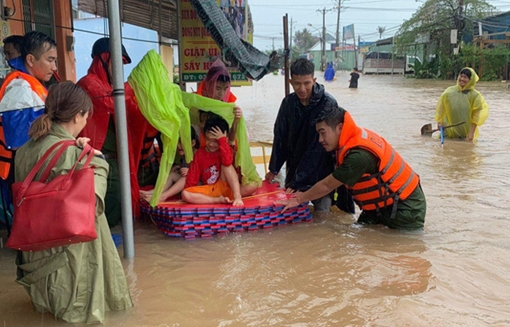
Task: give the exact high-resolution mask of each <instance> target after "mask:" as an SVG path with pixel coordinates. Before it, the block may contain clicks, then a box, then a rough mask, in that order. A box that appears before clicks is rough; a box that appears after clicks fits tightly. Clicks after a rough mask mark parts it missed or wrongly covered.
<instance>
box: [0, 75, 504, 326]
mask: <svg viewBox="0 0 510 327" xmlns="http://www.w3.org/2000/svg"><path fill="white" fill-rule="evenodd" d="M317 73H319V72H317ZM336 78H337V80H336V81H334V82H330V83H325V82H324V79H323V78H322V76H320V75H319V76H317V81H318V82H320V83H323V84H324V85H325V87H326V91H328V92H329V93H331V94H332V95H333V96H334V97H335V98H336V99H337V101H338V103H339V104H340V106H342V107H343V108H345V109H346V110H348V111H349V112H350V113H351V115H352V116H353V118H354V120H355V121H356V123H357V124H358V125H359V126H362V127H366V128H368V129H371V130H373V131H375V132H377V133H378V134H380V135H382V136H383V137H384V138H386V139H387V140H388V141H389V142H390V143H391V144H392V146H393V147H394V148H395V149H396V150H397V151H399V153H400V154H401V155H402V157H403V158H405V159H406V161H408V162H409V164H410V165H411V166H412V167H413V169H414V170H415V171H416V172H417V173H418V174H419V175H420V178H421V185H422V187H423V190H424V192H425V195H426V197H427V217H426V221H425V228H424V230H423V231H420V232H399V231H394V230H390V229H387V228H384V227H379V226H376V227H360V226H357V225H353V224H352V223H353V222H354V221H355V219H356V217H357V215H358V212H357V213H356V214H355V215H349V214H345V213H341V212H334V213H330V214H323V215H321V216H315V217H314V221H313V222H312V223H307V224H299V225H290V226H282V227H277V228H273V229H272V230H264V231H256V232H247V233H233V234H228V235H225V236H223V237H214V238H211V239H197V240H194V241H184V240H182V239H173V238H169V237H166V236H164V235H163V234H162V233H161V232H160V231H159V230H157V229H156V227H155V226H154V225H152V224H151V223H150V222H136V223H135V251H136V252H135V255H136V257H135V258H134V259H131V260H126V259H123V263H124V268H125V271H126V275H127V278H128V283H129V286H130V291H131V296H132V298H133V301H134V304H135V307H134V308H133V309H131V310H128V311H126V312H112V313H109V314H108V316H107V320H106V321H105V323H104V325H105V326H123V327H130V326H181V327H184V326H222V327H225V326H257V327H258V326H310V327H312V326H313V327H316V326H413V327H419V326H423V327H428V326H470V327H473V326H474V327H476V326H501V327H502V326H509V325H510V307H509V306H508V301H509V294H510V274H508V267H510V238H509V237H508V231H509V230H510V218H509V216H508V213H509V212H510V181H509V179H508V177H506V176H508V173H507V172H506V169H507V167H508V162H510V154H509V153H510V151H509V150H510V112H508V99H509V98H510V90H509V89H508V88H507V84H506V83H501V82H490V83H489V82H486V83H485V82H479V83H478V84H477V89H478V90H479V91H480V92H481V93H482V95H483V96H484V97H485V99H486V101H487V102H488V104H489V111H490V114H489V118H488V119H487V121H486V123H485V124H484V125H483V126H482V127H481V128H480V136H479V140H478V141H477V143H476V144H471V143H467V142H463V141H452V140H446V142H445V144H444V146H443V147H441V145H440V142H439V140H438V138H437V137H422V136H421V135H420V128H421V126H423V125H424V124H426V123H433V126H435V123H434V119H433V118H434V112H435V106H436V103H437V100H438V98H439V96H440V95H441V93H442V92H443V91H444V89H445V88H446V87H448V86H451V85H453V84H454V81H434V80H415V79H411V78H405V77H403V76H401V75H395V76H390V75H362V76H361V78H360V80H359V88H358V89H349V88H348V84H349V83H348V80H349V72H337V75H336ZM232 91H233V93H234V94H235V95H236V96H237V98H238V105H239V106H240V107H241V108H242V109H243V111H244V114H245V118H246V122H247V127H248V132H249V136H250V139H251V140H252V141H272V129H273V124H274V121H275V118H276V115H277V113H278V108H279V106H280V103H281V101H282V99H283V96H284V85H283V76H282V75H267V76H266V77H264V78H263V79H262V80H261V81H259V82H254V83H253V86H252V87H242V88H233V90H232ZM119 230H120V229H119V228H118V227H117V228H116V229H115V231H116V232H119ZM0 235H1V236H3V237H4V243H5V233H4V231H1V232H0ZM119 250H120V253H121V255H122V246H121V247H120V248H119ZM14 258H15V252H14V251H11V250H9V249H6V248H2V249H0V285H1V291H0V326H2V327H11V326H45V327H46V326H69V325H68V324H66V323H62V322H57V321H55V320H54V318H53V316H52V315H51V314H37V313H35V312H34V310H33V308H32V306H31V303H30V298H29V296H28V295H27V293H26V292H25V290H24V289H23V287H22V286H21V285H18V284H16V283H15V282H14V280H15V265H14Z"/></svg>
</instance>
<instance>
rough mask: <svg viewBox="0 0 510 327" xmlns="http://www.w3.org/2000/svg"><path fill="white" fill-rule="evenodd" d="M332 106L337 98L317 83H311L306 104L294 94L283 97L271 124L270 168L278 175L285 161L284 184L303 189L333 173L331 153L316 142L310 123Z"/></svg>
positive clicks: (312, 126)
mask: <svg viewBox="0 0 510 327" xmlns="http://www.w3.org/2000/svg"><path fill="white" fill-rule="evenodd" d="M333 105H337V102H336V100H335V99H334V98H333V97H332V96H331V95H330V94H328V93H326V92H325V91H324V86H322V85H321V84H318V83H315V85H314V86H313V90H312V96H311V98H310V104H309V105H307V106H303V105H302V104H301V102H300V101H299V98H298V97H297V95H296V94H295V93H291V94H289V95H288V96H286V97H285V98H284V99H283V101H282V104H281V106H280V110H279V112H278V116H277V117H276V122H275V125H274V139H273V149H272V153H271V161H270V163H269V171H271V172H272V173H274V174H277V173H278V172H280V169H281V168H282V166H283V164H284V163H285V162H286V163H287V165H286V171H287V175H286V178H285V187H290V188H292V189H295V190H299V191H306V190H308V189H309V188H311V187H312V186H313V185H314V184H315V183H317V182H318V181H320V180H322V179H323V178H325V177H326V176H328V175H329V174H331V173H332V172H333V170H334V168H335V161H334V156H333V154H332V153H327V152H326V150H324V148H323V147H322V145H321V144H320V143H319V134H318V133H317V131H316V130H315V125H314V124H313V121H314V120H315V118H317V116H318V114H319V113H320V112H321V111H322V110H323V109H324V108H325V107H331V106H333Z"/></svg>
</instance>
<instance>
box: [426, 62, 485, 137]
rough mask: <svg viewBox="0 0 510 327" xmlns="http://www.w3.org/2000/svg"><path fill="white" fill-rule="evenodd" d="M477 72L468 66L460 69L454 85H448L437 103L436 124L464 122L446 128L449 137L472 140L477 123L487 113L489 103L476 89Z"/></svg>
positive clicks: (475, 133)
mask: <svg viewBox="0 0 510 327" xmlns="http://www.w3.org/2000/svg"><path fill="white" fill-rule="evenodd" d="M478 79H479V78H478V75H477V74H476V72H475V71H474V70H473V69H472V68H469V67H466V68H463V69H462V70H461V71H460V73H459V78H458V79H457V85H455V86H450V87H449V88H447V89H446V90H445V91H444V92H443V94H442V95H441V97H439V101H438V102H437V106H436V115H435V120H436V122H437V125H438V128H439V127H440V126H449V125H453V124H458V123H461V122H464V123H463V124H461V125H459V126H455V127H450V128H448V129H445V130H444V131H445V136H446V137H448V138H463V139H465V140H466V141H473V140H475V139H477V138H478V127H479V126H481V125H482V124H483V123H484V122H485V120H486V119H487V117H488V116H489V106H488V105H487V102H485V99H484V98H483V96H482V94H480V92H478V91H477V90H475V85H476V82H478Z"/></svg>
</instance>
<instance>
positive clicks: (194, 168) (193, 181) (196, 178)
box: [184, 151, 200, 188]
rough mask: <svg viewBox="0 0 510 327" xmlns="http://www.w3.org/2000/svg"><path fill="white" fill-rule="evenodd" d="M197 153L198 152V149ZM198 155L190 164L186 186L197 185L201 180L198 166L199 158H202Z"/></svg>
mask: <svg viewBox="0 0 510 327" xmlns="http://www.w3.org/2000/svg"><path fill="white" fill-rule="evenodd" d="M196 154H198V151H197V153H196ZM197 157H198V156H197V155H195V157H194V158H193V161H192V162H191V163H190V165H189V171H188V175H187V176H186V184H185V185H184V188H188V187H191V186H197V185H198V183H199V182H200V167H199V166H198V160H200V158H197Z"/></svg>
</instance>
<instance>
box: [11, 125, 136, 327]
mask: <svg viewBox="0 0 510 327" xmlns="http://www.w3.org/2000/svg"><path fill="white" fill-rule="evenodd" d="M65 139H74V138H73V137H72V136H71V134H69V132H67V131H66V130H65V129H64V128H63V127H62V126H60V125H58V124H53V126H52V127H51V131H50V133H49V135H47V136H45V137H43V138H41V139H39V140H37V141H34V140H30V141H28V142H27V143H26V144H25V145H23V146H22V147H21V148H20V149H19V150H18V151H17V153H16V158H15V167H16V169H15V174H16V176H15V179H16V182H20V181H23V180H24V179H25V177H26V176H27V175H28V173H29V172H30V170H31V169H32V168H33V167H34V166H35V164H36V162H37V161H38V160H39V159H40V158H41V157H42V156H43V154H44V153H45V152H46V150H47V149H48V148H50V146H52V145H53V144H55V143H56V142H58V141H60V140H65ZM80 152H81V150H80V149H79V148H77V147H69V148H68V149H67V150H66V151H65V152H64V154H63V155H62V157H61V158H60V159H59V161H58V163H57V165H56V166H55V167H54V168H53V169H52V171H51V175H50V180H51V179H53V178H55V177H56V176H58V175H61V174H64V173H66V172H68V171H69V170H70V169H71V167H72V166H73V165H74V163H75V162H76V160H77V158H78V156H79V154H80ZM91 164H92V165H93V166H95V167H96V168H95V170H94V172H95V176H94V177H95V178H94V183H95V184H94V186H95V192H96V229H97V239H96V240H94V241H92V242H86V243H80V244H73V245H68V246H62V247H56V248H51V249H48V250H43V251H36V252H21V251H20V252H19V253H18V256H17V259H16V265H17V266H18V272H17V282H18V283H20V284H21V285H23V286H25V289H26V290H27V292H28V294H29V295H30V298H31V299H32V303H33V305H34V307H35V310H36V311H37V312H40V313H43V312H51V313H53V314H54V315H55V318H57V319H60V320H64V321H66V322H70V323H98V322H102V321H103V320H104V318H105V311H108V310H123V309H126V308H129V307H131V306H132V302H131V297H130V295H129V290H128V286H127V282H126V277H125V275H124V269H123V267H122V263H121V261H120V258H119V254H118V252H117V249H116V248H115V244H114V243H113V239H112V236H111V234H110V229H109V227H108V223H107V221H106V216H105V214H104V207H105V204H104V196H105V193H106V178H107V176H108V164H107V163H106V161H104V160H103V159H100V158H94V159H93V160H92V163H91ZM82 166H83V165H78V169H80V168H81V167H82ZM44 168H45V165H43V168H42V169H41V171H42V170H43V169H44ZM39 175H40V174H37V175H36V178H39V177H40V176H39ZM37 218H38V217H34V219H37ZM55 223H57V220H55Z"/></svg>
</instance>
